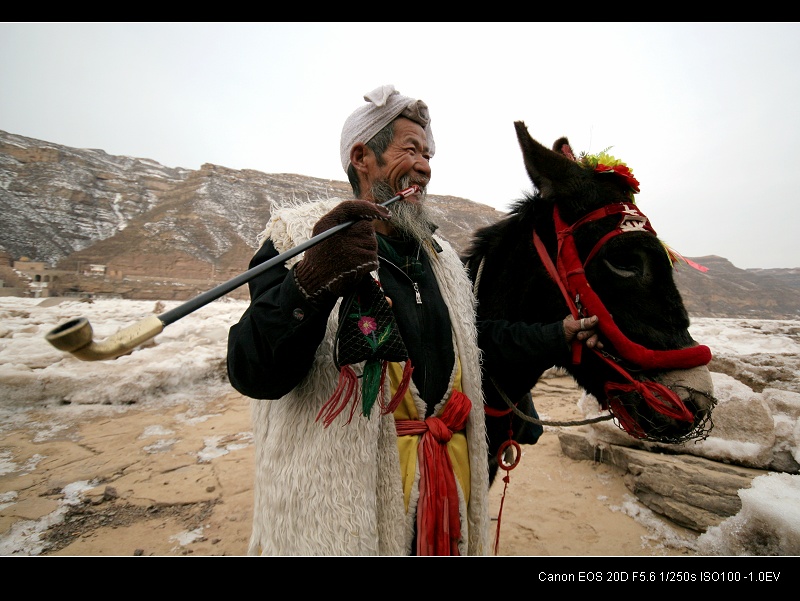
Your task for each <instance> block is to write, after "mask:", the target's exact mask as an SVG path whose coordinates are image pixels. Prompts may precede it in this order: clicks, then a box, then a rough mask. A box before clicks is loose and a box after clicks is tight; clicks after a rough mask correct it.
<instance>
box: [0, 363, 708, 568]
mask: <svg viewBox="0 0 800 601" xmlns="http://www.w3.org/2000/svg"><path fill="white" fill-rule="evenodd" d="M535 395H536V404H537V407H538V408H539V411H540V413H541V414H542V417H543V418H544V419H551V420H570V419H579V417H580V416H579V415H578V410H577V407H576V403H577V400H578V399H579V397H580V392H579V391H578V389H577V388H576V387H575V385H574V384H573V382H572V380H571V379H570V378H568V377H563V378H549V379H547V380H543V382H542V383H540V384H539V385H538V386H537V388H536V391H535ZM24 417H25V419H21V420H20V423H19V425H12V426H8V425H6V427H4V428H3V429H2V431H1V432H0V467H3V468H4V469H0V555H22V556H30V555H51V556H52V555H62V556H134V555H144V556H179V555H181V556H182V555H194V556H222V555H225V556H236V555H244V554H246V551H247V542H248V538H249V534H250V524H251V512H252V502H253V499H252V481H253V446H252V440H251V428H250V412H249V401H248V400H247V399H246V398H244V397H242V396H240V395H239V394H237V393H235V392H230V393H228V394H224V395H222V396H220V397H218V398H215V399H213V400H212V401H209V402H203V403H198V402H197V401H196V400H193V401H192V400H186V401H185V402H175V403H173V404H172V405H171V406H169V407H164V406H158V405H155V404H153V405H152V406H139V405H130V406H125V407H110V406H102V407H97V406H82V407H75V406H63V407H55V408H50V409H47V410H42V411H37V412H31V413H29V414H27V415H26V416H24ZM559 429H560V428H551V427H547V428H546V430H545V433H544V435H543V436H542V438H541V439H540V441H539V442H538V443H537V444H536V445H530V446H523V454H522V458H521V460H520V462H519V464H518V465H517V466H516V467H515V468H514V469H513V470H511V471H509V472H501V476H502V475H504V474H505V475H507V482H504V481H503V479H502V478H498V479H497V481H496V482H495V483H494V485H493V486H492V489H491V493H490V496H491V509H490V510H491V515H492V518H493V528H494V531H493V536H494V535H496V534H497V533H498V532H497V525H498V523H499V525H500V528H499V540H498V541H497V542H498V544H497V554H498V555H533V556H609V555H615V556H620V555H629V556H630V555H640V556H647V555H692V554H693V551H692V541H693V540H694V538H695V537H696V535H695V534H693V533H692V532H691V531H686V530H683V529H681V528H677V527H675V526H673V525H671V524H669V523H667V522H665V521H663V520H660V519H659V518H657V517H655V516H654V514H652V513H651V512H649V511H648V510H647V509H645V508H644V506H643V505H641V504H639V503H638V502H637V501H636V500H635V498H634V497H633V496H632V495H631V494H630V492H629V491H628V489H627V488H626V487H625V484H624V482H623V478H622V475H621V474H620V473H618V472H616V471H615V469H614V468H612V467H609V466H606V465H603V464H596V463H594V462H591V461H575V460H571V459H569V458H567V457H566V456H564V454H563V453H562V452H561V447H560V444H559V440H558V431H559ZM501 509H502V511H501ZM498 518H499V519H498ZM675 541H677V543H676V542H675Z"/></svg>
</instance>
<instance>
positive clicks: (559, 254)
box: [533, 203, 711, 438]
mask: <svg viewBox="0 0 800 601" xmlns="http://www.w3.org/2000/svg"><path fill="white" fill-rule="evenodd" d="M617 214H619V215H620V221H619V223H618V224H617V226H616V227H615V228H614V229H612V230H611V231H610V232H609V233H608V234H606V235H605V236H603V237H602V238H601V239H600V240H599V241H598V242H597V243H596V244H595V245H594V247H593V248H592V250H591V252H589V254H588V255H587V257H586V260H585V261H583V262H581V259H580V256H579V255H578V249H577V246H576V244H575V238H574V232H575V230H577V228H579V227H580V226H582V225H585V224H587V223H590V222H592V221H596V220H598V219H601V218H603V217H608V216H611V215H617ZM553 221H554V223H555V229H556V235H557V244H558V246H557V250H556V264H555V265H554V264H553V261H552V260H551V259H550V255H549V254H548V253H547V250H546V249H545V246H544V244H543V243H542V241H541V239H540V238H539V236H538V234H537V233H536V231H535V230H534V232H533V243H534V246H535V247H536V250H537V252H538V253H539V258H540V259H541V261H542V263H543V264H544V266H545V268H546V269H547V271H548V273H549V274H550V277H551V278H552V279H553V281H554V282H555V283H556V284H558V286H559V288H560V289H561V293H562V294H563V296H564V300H565V301H566V303H567V306H568V307H569V310H570V312H571V313H572V316H573V317H574V318H575V319H580V318H581V317H587V316H589V315H597V316H598V317H599V318H600V322H599V324H598V328H599V330H600V332H601V333H602V334H603V336H604V337H605V338H606V339H607V340H608V341H609V342H610V343H611V344H612V345H613V347H614V349H615V350H616V352H617V353H618V354H619V356H620V357H621V358H623V359H625V360H626V361H628V362H629V363H630V364H632V365H635V366H637V367H640V368H641V369H644V370H651V369H659V370H670V369H690V368H693V367H699V366H701V365H707V364H708V363H709V361H711V350H710V349H709V348H708V347H707V346H701V345H698V346H693V347H689V348H684V349H677V350H669V351H656V350H651V349H647V348H645V347H643V346H641V345H639V344H637V343H635V342H633V341H632V340H630V339H629V338H628V337H627V336H625V334H623V333H622V332H621V331H620V329H619V327H617V325H616V323H615V322H614V319H613V317H612V316H611V314H610V313H609V312H608V310H607V309H606V307H605V305H604V304H603V302H602V301H601V300H600V298H599V297H598V296H597V294H596V293H595V292H594V290H592V287H591V285H590V284H589V282H588V281H587V279H586V272H585V266H586V265H588V263H589V261H591V260H592V258H594V256H595V255H596V254H597V252H598V251H599V250H600V248H601V247H602V246H603V245H604V244H605V243H606V242H608V241H609V240H610V239H611V238H613V237H615V236H618V235H621V234H625V233H628V232H649V233H650V234H652V235H654V236H655V235H656V232H655V230H653V228H652V227H651V226H650V221H649V220H648V219H647V217H646V216H645V215H644V214H643V213H642V212H641V211H640V210H639V209H638V207H636V205H634V204H633V203H617V204H614V205H609V206H606V207H603V208H601V209H598V210H596V211H593V212H591V213H589V214H588V215H585V216H584V217H582V218H581V219H579V220H578V221H576V222H575V223H573V224H572V225H571V226H570V225H567V223H566V222H564V220H563V219H562V218H561V215H560V214H559V211H558V207H554V209H553ZM665 252H666V250H665ZM582 348H583V345H582V343H580V342H579V341H577V340H574V341H573V347H572V349H573V356H572V360H573V363H574V364H576V365H577V364H579V363H580V362H581V349H582ZM591 350H593V351H594V352H595V353H596V354H597V356H598V357H600V358H601V359H602V360H603V361H604V362H606V363H607V364H608V365H610V366H611V367H613V368H614V369H615V370H616V371H617V372H619V373H620V374H621V375H622V376H623V377H624V378H625V380H627V383H626V384H618V383H614V382H608V383H606V385H605V393H606V395H607V396H608V399H609V407H610V410H611V411H612V413H613V414H614V415H615V416H616V417H617V418H618V419H619V421H620V425H621V426H622V427H623V429H624V430H625V431H626V432H628V433H629V434H631V435H632V436H635V437H637V438H644V437H645V436H646V435H645V433H644V431H643V430H642V429H641V427H640V426H639V425H638V424H637V423H636V422H635V420H633V418H631V417H630V415H629V414H628V412H627V411H626V410H625V408H624V407H623V405H622V402H621V401H620V400H619V398H618V397H617V393H620V394H621V393H626V392H631V391H635V392H637V393H639V394H640V395H641V396H642V397H643V398H644V400H645V402H646V403H647V404H648V405H649V406H650V407H652V408H653V409H654V410H655V411H658V412H659V413H662V414H664V415H667V416H669V417H672V418H674V419H677V420H681V421H688V422H692V421H693V420H694V416H693V415H692V413H691V411H689V410H688V409H687V408H686V405H684V403H683V401H681V399H680V397H678V395H677V394H676V393H675V392H673V391H672V390H670V389H669V388H667V387H666V386H663V385H662V384H658V383H656V382H652V381H639V380H636V379H634V378H633V377H632V376H631V375H630V374H629V373H628V371H627V370H626V369H624V368H623V367H621V366H620V365H619V364H618V363H616V362H615V361H613V360H611V359H610V358H609V357H608V356H607V355H605V354H603V353H601V352H599V351H598V350H597V349H591Z"/></svg>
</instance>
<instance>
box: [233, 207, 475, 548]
mask: <svg viewBox="0 0 800 601" xmlns="http://www.w3.org/2000/svg"><path fill="white" fill-rule="evenodd" d="M338 202H340V200H339V199H335V198H334V199H327V200H320V201H315V202H306V203H302V204H299V205H298V204H293V205H289V206H284V207H278V208H273V211H272V216H271V218H270V220H269V222H268V223H267V227H266V229H265V230H264V232H263V233H262V234H261V236H260V237H259V243H262V244H263V242H264V240H266V239H267V238H269V239H271V240H272V242H273V243H274V245H275V247H276V249H277V250H278V252H279V253H282V252H286V251H288V250H290V249H292V248H294V247H296V246H297V245H298V244H301V243H303V242H305V241H306V240H308V239H309V238H310V237H311V236H312V228H313V227H314V224H315V223H316V222H317V221H318V220H319V219H320V217H322V216H323V215H324V214H325V213H327V212H328V211H330V210H331V209H332V208H333V207H334V206H335V204H337V203H338ZM437 242H438V243H439V244H440V246H441V247H442V249H443V251H442V252H440V253H433V252H432V251H431V252H430V253H429V254H431V255H433V256H431V265H432V268H433V271H434V273H435V274H436V277H437V281H438V283H439V287H440V289H441V293H442V297H443V298H444V300H445V303H446V305H447V308H448V310H449V312H450V318H451V322H452V324H453V345H454V349H455V352H456V355H457V357H458V358H459V361H460V366H461V372H462V373H461V388H462V391H463V392H464V394H466V395H467V396H468V397H469V399H470V400H471V402H472V409H471V411H470V415H469V419H468V421H467V425H466V429H465V435H466V439H467V448H468V451H469V457H470V467H469V472H470V483H471V485H470V488H471V492H470V500H469V504H468V506H467V503H465V501H464V496H463V492H462V491H460V490H459V495H460V512H461V533H462V540H461V541H460V543H459V552H460V553H461V554H462V555H486V554H489V552H490V543H489V504H488V492H489V474H488V466H487V453H488V450H487V438H486V427H485V421H484V419H485V417H484V409H483V393H482V390H481V380H480V351H479V350H478V346H477V330H476V328H475V324H474V320H473V319H469V318H468V316H472V315H474V311H475V304H474V303H475V300H474V297H473V295H472V293H471V284H470V282H469V278H468V276H467V274H466V271H465V270H464V268H463V266H462V263H461V261H460V259H459V257H458V255H457V254H456V252H455V251H454V249H453V248H452V247H451V246H450V244H448V243H447V242H445V241H444V240H442V239H440V238H438V237H437ZM301 258H302V255H300V256H297V257H293V258H292V259H290V260H289V261H287V262H286V267H287V268H291V267H292V265H294V264H295V263H296V262H297V261H299V260H300V259H301ZM378 275H379V274H378ZM337 322H338V303H337V306H336V307H335V308H334V310H333V311H332V312H331V315H330V318H329V319H328V325H327V332H326V335H325V338H324V340H323V342H322V343H321V344H320V346H319V348H318V349H317V352H316V356H315V359H314V363H313V365H312V367H311V369H310V371H309V373H308V375H307V376H306V378H305V379H304V380H303V381H302V382H301V383H300V384H299V385H298V386H297V387H296V388H295V389H294V390H292V391H291V392H290V393H289V394H287V395H285V396H284V397H283V398H281V399H277V400H271V401H270V400H252V401H251V403H252V419H253V435H254V446H255V487H254V515H253V531H252V536H251V539H250V546H249V550H248V553H249V554H251V555H257V554H262V555H407V554H410V552H411V550H412V540H413V534H414V523H415V512H416V502H412V503H411V504H410V505H409V510H408V512H406V509H405V501H404V491H403V487H402V482H401V476H400V460H399V452H398V444H397V434H396V431H395V419H394V416H393V415H379V412H378V411H377V408H376V410H375V411H373V413H372V415H371V416H370V417H369V418H367V417H364V416H361V415H360V414H356V416H355V417H354V418H353V420H352V421H351V422H350V423H349V424H345V421H346V420H347V417H348V416H347V413H348V412H347V411H345V412H343V413H342V414H341V415H340V416H339V417H338V418H336V421H334V422H333V423H332V424H331V425H330V426H329V427H328V428H325V427H323V424H322V422H321V420H320V421H319V422H317V421H315V420H316V417H317V414H318V412H319V410H320V408H321V407H322V406H323V404H324V403H325V402H326V401H327V400H328V398H329V397H330V396H331V394H332V393H333V391H334V389H335V387H336V383H337V380H338V376H339V373H338V371H337V369H336V366H335V365H334V361H333V345H334V340H335V334H336V329H337V325H338V324H337ZM353 367H354V368H355V369H356V372H357V373H360V367H361V366H360V365H354V366H353ZM454 373H455V368H454ZM386 386H387V387H388V386H389V384H388V378H387V384H386ZM411 392H412V395H413V397H414V402H415V404H416V406H417V411H418V413H419V414H420V415H425V403H424V401H423V400H422V399H421V398H420V396H419V393H418V391H417V389H416V388H415V386H414V385H413V383H412V385H411ZM384 393H385V394H389V396H391V395H390V393H389V391H388V388H387V390H386V391H384ZM386 398H389V397H388V396H387V397H386ZM446 400H447V398H445V399H442V401H441V402H440V403H439V404H438V406H437V408H436V414H437V415H438V414H440V412H441V409H442V407H443V406H444V404H445V403H446ZM418 483H419V467H418V466H417V472H416V477H415V480H414V485H413V490H412V493H411V497H412V499H418V497H419V491H418Z"/></svg>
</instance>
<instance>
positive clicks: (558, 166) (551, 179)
mask: <svg viewBox="0 0 800 601" xmlns="http://www.w3.org/2000/svg"><path fill="white" fill-rule="evenodd" d="M514 127H515V129H516V130H517V140H518V141H519V146H520V148H521V149H522V158H523V159H524V161H525V169H526V171H527V172H528V177H529V178H530V179H531V181H532V182H533V185H534V186H536V188H538V190H539V192H540V193H541V196H542V198H548V197H551V196H553V195H555V194H559V193H565V192H567V191H568V190H570V189H571V188H573V187H574V186H575V183H576V182H575V181H574V180H575V178H576V177H577V178H580V177H581V175H582V171H583V169H582V167H581V166H580V165H579V164H578V163H576V162H575V160H574V157H573V158H568V157H567V156H565V155H564V154H562V153H563V146H564V145H566V147H567V148H568V149H569V152H570V153H571V152H572V149H571V148H570V147H569V142H568V141H567V139H566V138H561V139H560V140H559V141H558V142H556V144H558V143H559V142H561V141H562V140H563V143H562V144H561V145H560V147H559V151H558V152H554V151H553V150H550V149H549V148H547V147H545V146H542V145H541V144H539V142H537V141H536V140H534V139H533V138H532V137H531V135H530V134H529V133H528V128H527V127H525V123H524V122H522V121H515V122H514ZM554 146H555V145H554Z"/></svg>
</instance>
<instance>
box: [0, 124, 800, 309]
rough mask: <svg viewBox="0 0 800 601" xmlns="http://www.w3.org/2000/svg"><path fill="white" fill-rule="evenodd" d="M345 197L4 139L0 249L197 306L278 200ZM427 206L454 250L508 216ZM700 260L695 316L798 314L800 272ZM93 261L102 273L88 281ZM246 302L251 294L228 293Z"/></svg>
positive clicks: (70, 282)
mask: <svg viewBox="0 0 800 601" xmlns="http://www.w3.org/2000/svg"><path fill="white" fill-rule="evenodd" d="M349 192H350V187H349V184H347V183H346V182H344V181H334V180H325V179H319V178H314V177H310V176H305V175H296V174H286V173H278V174H267V173H262V172H260V171H255V170H234V169H228V168H226V167H223V166H219V165H213V164H205V165H203V166H202V167H201V168H200V169H199V170H189V169H183V168H180V167H175V168H171V167H166V166H164V165H160V164H159V163H156V162H155V161H152V160H149V159H144V158H133V157H126V156H112V155H109V154H107V153H105V152H104V151H102V150H97V149H78V148H70V147H67V146H62V145H59V144H55V143H52V142H45V141H41V140H35V139H31V138H26V137H23V136H19V135H15V134H11V133H7V132H3V131H0V205H1V206H2V209H3V210H2V211H0V250H2V251H5V253H6V254H7V255H8V256H9V257H10V259H11V260H13V261H17V260H19V259H21V258H23V257H24V258H27V259H29V260H30V261H39V262H43V263H45V264H46V265H47V266H49V268H51V269H54V270H56V272H57V274H58V277H57V278H56V279H55V280H54V281H53V282H52V284H51V286H50V293H51V294H75V293H77V292H79V291H83V292H89V293H94V294H108V295H115V296H121V297H123V298H137V299H165V300H167V299H175V300H186V299H189V298H192V297H193V296H196V295H197V294H200V293H201V292H205V291H206V290H209V289H210V288H212V287H214V286H216V285H217V284H219V283H222V282H226V281H228V280H230V279H231V278H233V277H235V276H237V275H239V274H240V273H242V272H244V271H245V270H246V269H247V266H248V262H249V260H250V257H251V256H252V255H253V252H254V251H255V248H256V244H257V238H258V234H259V232H260V231H261V230H262V229H263V227H264V225H265V224H266V222H267V220H268V218H269V214H270V213H269V211H270V206H271V204H273V203H274V204H278V205H279V204H283V203H286V202H290V201H293V200H307V199H310V198H321V197H328V196H348V195H349ZM429 198H430V206H431V208H432V211H433V212H434V216H435V219H436V222H437V223H438V224H439V227H440V232H441V233H442V235H444V236H445V237H446V238H448V239H449V240H450V241H451V242H452V243H453V245H454V246H455V247H456V249H458V250H463V249H464V248H466V245H467V242H468V237H469V235H470V234H471V232H472V231H474V230H475V229H476V228H478V227H481V226H483V225H486V224H489V223H492V222H494V221H495V220H497V219H498V218H500V217H501V216H502V213H500V212H499V211H497V210H495V209H493V208H492V207H489V206H486V205H482V204H479V203H476V202H473V201H470V200H468V199H464V198H457V197H453V196H435V195H434V196H430V197H429ZM693 259H694V260H695V261H696V262H698V263H700V264H702V265H705V266H706V267H708V268H709V269H708V271H707V272H705V273H703V272H700V271H697V270H694V269H692V268H690V267H688V266H687V265H685V264H681V265H680V266H679V268H678V271H677V275H676V278H677V281H678V286H679V288H680V289H681V292H682V294H683V295H684V298H685V300H686V302H687V306H688V308H689V311H690V313H692V314H693V315H698V316H708V317H714V316H717V317H720V316H728V317H752V318H764V319H777V318H797V317H798V316H800V269H746V270H745V269H738V268H737V267H735V266H734V265H732V264H731V263H730V262H729V261H727V260H726V259H723V258H721V257H716V256H710V257H697V258H693ZM90 265H103V266H104V273H102V274H100V275H85V274H86V273H87V266H90ZM0 275H2V276H3V278H4V279H5V280H6V281H13V279H14V278H15V277H18V274H14V273H8V274H7V275H6V274H0ZM246 294H247V291H246V287H242V288H239V289H237V290H236V291H234V292H232V293H231V295H232V296H235V297H238V298H245V297H246Z"/></svg>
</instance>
